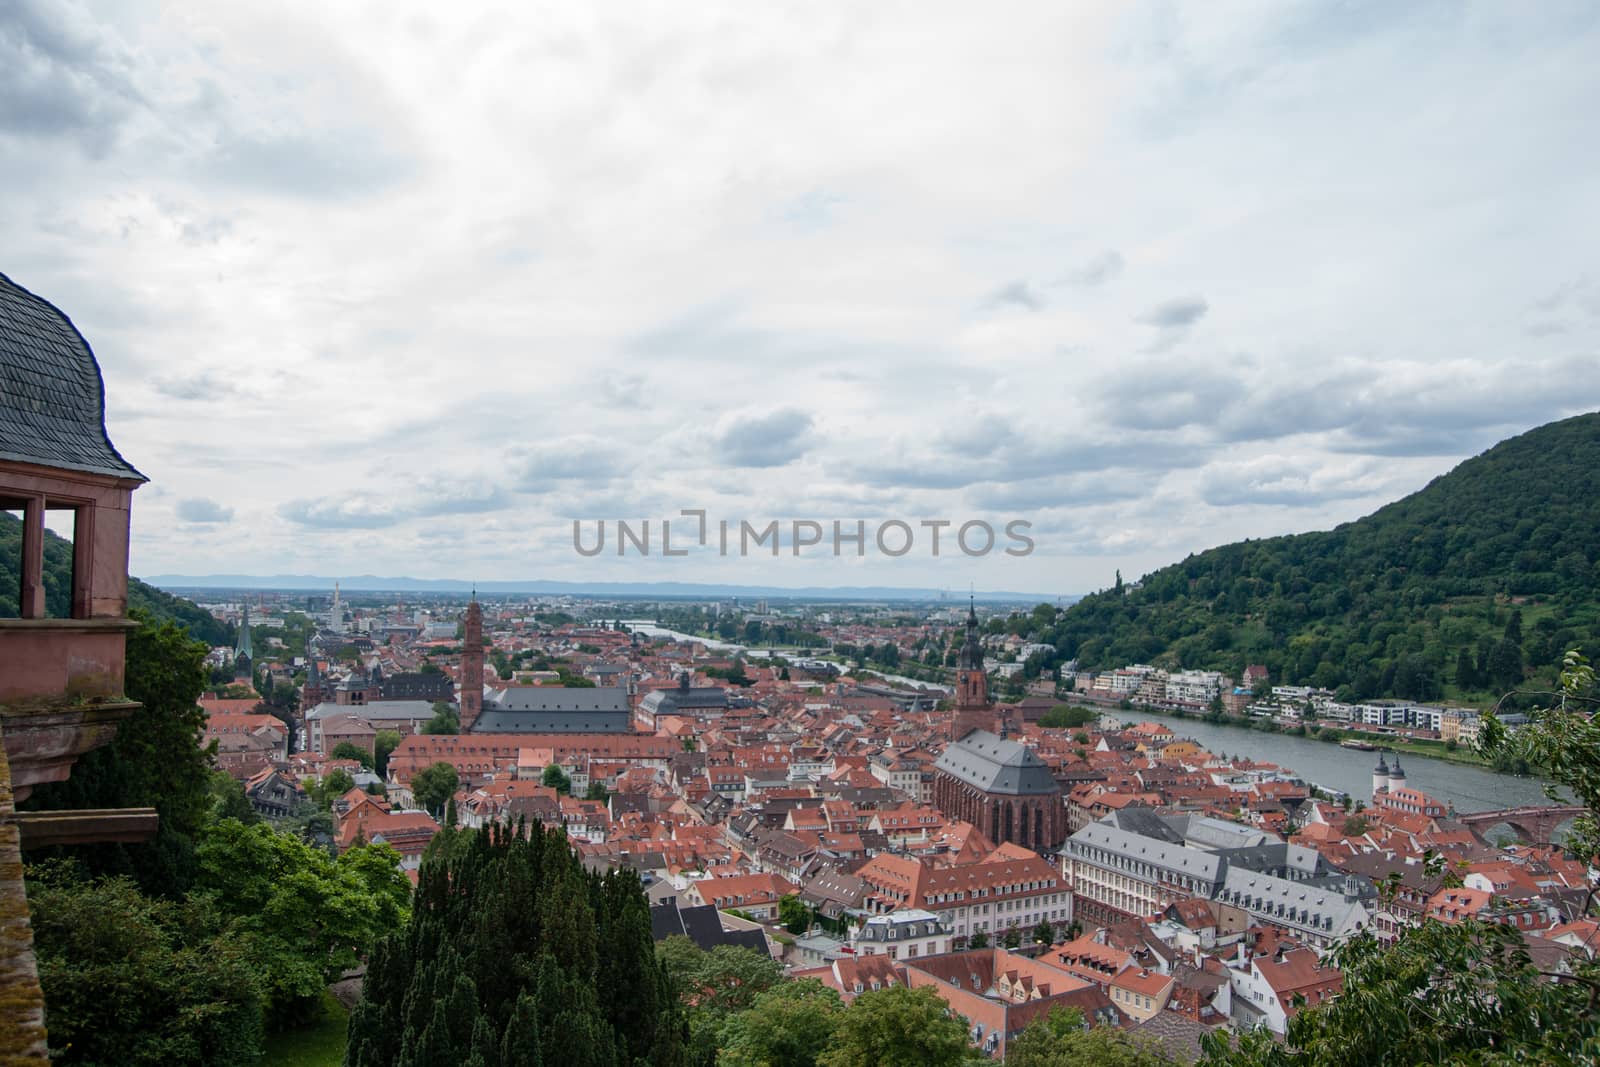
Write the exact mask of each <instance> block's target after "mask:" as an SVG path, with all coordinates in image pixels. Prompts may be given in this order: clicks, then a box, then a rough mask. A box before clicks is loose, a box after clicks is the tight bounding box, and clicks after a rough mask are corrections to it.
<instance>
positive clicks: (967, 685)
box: [950, 598, 995, 741]
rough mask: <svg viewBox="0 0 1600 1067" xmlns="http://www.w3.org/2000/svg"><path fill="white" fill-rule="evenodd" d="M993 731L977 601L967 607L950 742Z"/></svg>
mask: <svg viewBox="0 0 1600 1067" xmlns="http://www.w3.org/2000/svg"><path fill="white" fill-rule="evenodd" d="M994 728H995V714H994V709H993V708H992V707H990V706H989V678H988V676H987V675H986V674H985V673H984V670H983V642H982V640H981V639H980V638H979V636H978V609H977V603H976V598H974V600H973V601H972V602H971V603H969V604H968V605H967V634H966V639H965V640H964V641H962V643H961V655H960V658H959V659H958V660H957V662H956V706H955V711H954V712H953V714H952V715H951V722H950V740H952V741H958V740H960V739H961V738H963V737H965V736H966V735H967V734H969V733H971V732H972V731H973V730H989V731H993V730H994Z"/></svg>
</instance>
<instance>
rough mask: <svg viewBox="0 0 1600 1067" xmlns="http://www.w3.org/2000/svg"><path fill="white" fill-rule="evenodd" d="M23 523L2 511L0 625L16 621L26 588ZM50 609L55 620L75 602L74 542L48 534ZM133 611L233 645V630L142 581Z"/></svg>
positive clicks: (134, 591)
mask: <svg viewBox="0 0 1600 1067" xmlns="http://www.w3.org/2000/svg"><path fill="white" fill-rule="evenodd" d="M21 559H22V521H21V520H20V519H18V518H17V517H16V516H15V515H13V514H11V513H10V512H7V511H0V619H14V618H16V617H17V615H18V613H19V611H18V609H19V604H18V598H19V595H20V593H21V586H22V571H21V562H20V561H21ZM44 592H45V606H46V610H47V611H48V612H49V614H50V615H51V616H53V617H55V618H64V617H66V616H67V615H68V614H69V613H70V610H69V609H70V605H71V600H72V542H70V541H67V540H64V539H62V538H60V537H57V536H56V535H55V534H53V533H51V532H50V531H48V530H46V531H45V538H44ZM128 606H129V607H130V608H135V609H138V610H141V611H143V612H144V613H145V614H147V615H149V616H150V617H151V618H153V619H156V620H163V619H171V620H173V621H174V622H176V623H178V625H180V626H182V627H184V628H185V629H186V630H188V631H189V633H190V634H192V635H193V636H194V637H196V638H197V639H199V640H201V641H204V642H206V643H207V644H209V645H231V644H233V641H234V629H233V627H231V626H229V625H227V624H226V623H223V622H220V621H218V620H217V619H216V618H215V617H214V616H213V615H212V614H211V613H210V612H208V611H206V610H205V609H203V608H201V607H200V606H199V605H197V604H195V603H193V602H192V601H188V600H184V599H183V598H182V597H175V596H173V595H172V594H170V593H165V592H162V591H161V590H160V589H157V588H156V587H155V586H153V585H146V584H145V583H144V582H141V581H140V580H139V579H137V578H131V577H130V578H129V579H128Z"/></svg>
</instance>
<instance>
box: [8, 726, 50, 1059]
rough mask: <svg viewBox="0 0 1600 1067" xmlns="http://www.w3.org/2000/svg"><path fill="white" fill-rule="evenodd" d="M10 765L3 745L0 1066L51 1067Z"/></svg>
mask: <svg viewBox="0 0 1600 1067" xmlns="http://www.w3.org/2000/svg"><path fill="white" fill-rule="evenodd" d="M15 813H16V805H15V803H14V802H13V800H12V795H11V765H10V763H9V762H8V761H7V759H6V754H5V746H4V744H0V1067H48V1065H49V1063H50V1058H49V1056H48V1055H47V1053H46V1051H45V1048H46V1046H45V1030H44V993H43V992H42V991H41V990H40V988H39V972H38V969H37V967H36V965H35V963H34V956H33V928H32V926H31V925H30V924H29V921H28V898H27V897H26V896H25V895H24V893H23V887H22V848H21V845H20V842H19V835H18V831H17V827H16V825H15V824H14V823H13V822H12V821H11V816H13V815H14V814H15Z"/></svg>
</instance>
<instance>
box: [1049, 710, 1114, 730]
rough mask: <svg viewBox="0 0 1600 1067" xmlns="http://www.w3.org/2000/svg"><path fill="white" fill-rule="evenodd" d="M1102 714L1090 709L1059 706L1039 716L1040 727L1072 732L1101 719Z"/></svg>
mask: <svg viewBox="0 0 1600 1067" xmlns="http://www.w3.org/2000/svg"><path fill="white" fill-rule="evenodd" d="M1099 717H1100V713H1099V712H1096V711H1091V710H1090V709H1088V708H1075V707H1073V706H1072V705H1070V704H1057V705H1056V706H1055V707H1053V708H1051V709H1050V710H1049V711H1047V712H1045V713H1044V714H1043V715H1041V716H1039V725H1040V726H1048V727H1052V728H1058V729H1066V730H1072V729H1076V728H1077V727H1079V726H1088V725H1090V724H1091V723H1093V722H1095V721H1096V720H1097V719H1099Z"/></svg>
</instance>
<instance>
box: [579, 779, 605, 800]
mask: <svg viewBox="0 0 1600 1067" xmlns="http://www.w3.org/2000/svg"><path fill="white" fill-rule="evenodd" d="M583 799H585V800H598V801H601V802H604V801H607V800H610V799H611V794H610V793H609V792H608V791H607V790H606V784H605V783H604V782H602V781H599V780H598V779H595V780H592V781H590V783H589V788H588V789H585V790H584V791H583Z"/></svg>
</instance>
